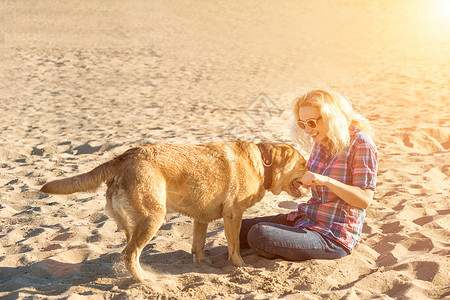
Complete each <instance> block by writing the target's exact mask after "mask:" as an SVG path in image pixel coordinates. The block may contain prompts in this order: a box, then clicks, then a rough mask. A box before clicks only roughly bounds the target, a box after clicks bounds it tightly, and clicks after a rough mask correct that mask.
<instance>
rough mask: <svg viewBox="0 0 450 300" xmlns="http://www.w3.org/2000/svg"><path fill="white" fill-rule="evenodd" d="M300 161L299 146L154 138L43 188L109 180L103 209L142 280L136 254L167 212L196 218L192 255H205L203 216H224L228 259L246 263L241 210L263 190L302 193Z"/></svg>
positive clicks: (70, 189) (83, 187) (61, 189)
mask: <svg viewBox="0 0 450 300" xmlns="http://www.w3.org/2000/svg"><path fill="white" fill-rule="evenodd" d="M305 165H306V161H305V159H304V158H303V157H302V155H301V154H300V153H299V152H298V151H297V150H295V149H294V148H293V147H291V146H289V145H286V144H281V143H260V144H254V143H249V142H242V141H231V142H212V143H205V144H200V145H178V144H151V145H145V146H141V147H135V148H131V149H129V150H128V151H126V152H125V153H123V154H122V155H120V156H118V157H116V158H114V159H112V160H111V161H108V162H106V163H104V164H102V165H100V166H98V167H96V168H95V169H93V170H92V171H90V172H88V173H85V174H81V175H78V176H74V177H70V178H67V179H62V180H55V181H51V182H48V183H46V184H45V185H44V186H43V187H42V188H41V192H42V193H47V194H71V193H75V192H88V191H92V190H94V189H95V188H97V187H98V186H100V185H101V183H103V182H106V184H107V186H108V189H107V191H106V209H107V210H108V212H109V213H110V214H111V216H112V217H113V218H114V219H115V221H116V222H117V224H118V226H119V227H120V228H121V229H122V230H123V231H124V232H125V234H126V238H127V245H126V247H125V249H124V250H123V251H122V257H123V259H124V261H125V265H126V267H127V269H128V270H129V272H130V273H131V274H132V275H133V277H134V278H135V279H137V280H139V281H141V282H142V281H144V280H145V276H144V272H143V270H142V268H141V266H140V264H139V256H140V254H141V252H142V249H143V248H144V246H145V245H146V244H147V243H148V242H149V241H150V239H151V238H152V237H153V236H154V235H155V233H156V232H157V230H158V229H159V228H160V226H161V225H162V223H163V221H164V218H165V215H166V212H167V211H169V212H170V211H173V212H178V213H181V214H184V215H186V216H189V217H191V218H193V219H194V233H193V241H192V254H193V256H194V261H195V262H200V261H203V260H204V255H203V247H204V244H205V237H206V230H207V226H208V223H209V222H211V221H213V220H215V219H219V218H223V219H224V227H225V236H226V239H227V243H228V255H229V260H231V262H232V263H233V264H234V265H236V266H243V265H244V262H243V260H242V258H241V256H240V253H239V231H240V226H241V220H242V215H243V213H244V211H245V209H247V208H249V207H250V206H252V205H254V204H255V203H256V202H258V201H260V200H261V199H262V198H263V197H264V194H265V191H266V190H269V191H271V192H272V193H273V194H275V195H278V194H280V193H281V191H285V192H287V193H289V194H290V195H291V196H293V197H299V196H301V195H302V194H301V192H300V191H299V190H298V189H297V188H295V186H296V185H295V183H294V182H295V181H296V180H298V179H299V178H301V177H302V176H303V174H304V173H305V172H306V170H307V169H306V167H305Z"/></svg>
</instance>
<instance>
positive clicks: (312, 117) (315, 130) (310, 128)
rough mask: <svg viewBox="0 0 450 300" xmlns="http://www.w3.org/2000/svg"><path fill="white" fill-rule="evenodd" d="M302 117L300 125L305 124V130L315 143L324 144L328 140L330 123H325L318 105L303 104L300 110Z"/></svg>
mask: <svg viewBox="0 0 450 300" xmlns="http://www.w3.org/2000/svg"><path fill="white" fill-rule="evenodd" d="M298 114H299V116H300V119H299V121H301V122H299V123H301V124H300V125H302V126H304V128H305V129H304V130H305V132H306V133H307V134H309V135H310V136H311V137H312V139H313V141H314V143H316V144H317V143H320V144H324V145H325V143H326V142H327V141H328V137H327V133H328V129H329V128H328V124H325V122H324V121H323V118H322V116H321V115H320V111H319V109H318V108H317V107H313V106H303V107H300V109H299V112H298Z"/></svg>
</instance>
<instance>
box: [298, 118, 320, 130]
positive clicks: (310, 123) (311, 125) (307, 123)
mask: <svg viewBox="0 0 450 300" xmlns="http://www.w3.org/2000/svg"><path fill="white" fill-rule="evenodd" d="M320 119H322V117H318V118H317V119H308V120H306V121H302V120H298V121H297V125H298V127H300V128H301V129H303V130H305V128H306V126H308V127H309V128H311V129H314V128H317V121H319V120H320Z"/></svg>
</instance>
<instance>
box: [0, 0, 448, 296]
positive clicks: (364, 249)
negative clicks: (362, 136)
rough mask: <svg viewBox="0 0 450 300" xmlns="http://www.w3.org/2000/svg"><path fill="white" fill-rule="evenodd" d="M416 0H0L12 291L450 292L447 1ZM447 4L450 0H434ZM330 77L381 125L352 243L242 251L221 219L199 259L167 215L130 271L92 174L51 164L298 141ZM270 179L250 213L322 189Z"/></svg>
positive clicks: (2, 156) (175, 218)
mask: <svg viewBox="0 0 450 300" xmlns="http://www.w3.org/2000/svg"><path fill="white" fill-rule="evenodd" d="M439 3H443V1H439V0H430V1H425V0H423V1H422V0H415V1H390V0H389V1H388V0H381V1H357V0H345V1H344V0H339V1H331V0H329V1H325V0H318V1H235V0H231V1H187V0H186V1H185V0H180V1H156V0H151V1H143V0H142V1H106V0H92V1H87V0H86V1H85V0H81V1H59V0H58V1H56V0H36V1H12V0H4V1H1V4H0V9H1V14H0V15H1V19H0V28H1V34H2V39H0V45H1V48H0V51H1V52H0V57H1V65H0V70H1V73H0V76H1V81H0V82H1V84H0V101H1V102H0V132H1V139H0V167H1V169H0V170H1V171H0V297H4V298H5V299H16V298H19V299H278V298H280V299H374V298H376V299H397V298H398V299H442V298H446V297H449V296H450V279H449V278H450V273H449V272H450V239H449V237H450V217H449V214H450V197H449V195H450V184H449V183H450V179H449V176H450V150H449V149H450V109H449V107H450V84H449V83H450V69H449V66H450V21H449V20H450V15H449V17H448V18H446V15H445V14H444V13H445V11H444V10H442V9H439V7H437V6H436V5H438V4H439ZM435 4H436V5H435ZM442 5H443V4H442ZM311 88H329V89H332V90H335V91H338V92H340V93H342V94H344V95H346V96H348V97H349V98H351V99H352V101H353V104H354V107H355V108H356V110H357V111H359V112H361V113H363V114H364V115H366V116H367V117H368V118H369V119H370V120H371V121H372V124H373V126H374V129H375V131H376V136H375V142H376V144H377V146H378V149H379V157H380V166H379V173H378V187H377V191H376V193H375V200H374V202H373V204H372V205H371V207H370V208H369V209H368V210H367V217H366V221H365V226H364V231H363V234H362V238H361V241H360V243H359V244H358V246H357V247H356V249H355V250H354V253H353V254H352V255H350V256H347V257H344V258H342V259H338V260H331V261H327V260H311V261H306V262H289V261H284V260H281V259H276V260H267V259H264V258H262V257H260V256H258V255H256V254H255V253H254V252H253V251H251V250H247V251H243V252H242V256H243V259H244V261H245V262H246V263H247V264H249V265H250V266H248V267H241V268H237V267H234V266H233V265H231V263H229V262H228V260H227V257H228V255H227V248H226V239H225V235H224V231H223V222H222V220H217V221H215V222H213V223H211V224H210V225H209V229H208V235H207V240H206V246H205V249H206V257H207V258H208V259H209V260H210V263H209V264H200V265H198V264H193V263H192V256H191V254H190V250H191V240H192V227H193V223H192V220H191V219H189V218H188V217H185V216H182V215H178V214H170V215H168V216H167V223H166V224H165V225H163V226H162V227H161V229H160V230H159V232H158V233H157V235H156V236H155V237H154V239H153V240H151V241H150V242H149V244H148V246H147V247H146V248H145V249H144V252H143V254H142V256H141V262H142V264H143V265H144V267H145V268H146V269H147V270H149V271H150V272H152V274H153V279H151V280H150V281H149V282H148V283H147V284H140V283H136V282H135V281H133V280H132V279H131V277H130V275H129V273H128V272H127V271H126V269H125V266H124V264H123V261H122V259H121V255H120V252H121V251H122V249H123V247H124V246H125V235H124V234H123V233H122V232H120V231H119V230H118V228H117V225H116V224H115V222H114V221H113V220H112V219H111V218H110V217H108V216H107V214H106V211H105V210H104V205H105V197H104V194H105V190H106V189H105V186H103V187H102V188H100V189H99V190H97V191H96V192H94V193H82V194H73V195H68V196H48V195H43V194H40V193H39V192H38V190H39V188H40V187H41V186H42V184H43V183H45V182H46V181H48V180H51V179H57V178H64V177H67V176H71V175H75V174H79V173H81V172H86V171H89V170H90V169H92V168H94V167H95V166H97V165H99V164H100V163H103V162H105V161H107V160H109V159H111V158H113V157H114V156H115V155H118V154H121V153H122V152H123V151H125V150H127V149H128V148H130V147H131V146H136V145H143V144H147V143H157V142H167V143H188V144H197V143H202V142H209V141H219V140H230V139H241V140H246V141H252V142H259V141H277V142H286V143H291V140H290V137H289V122H290V118H291V112H290V109H291V104H292V100H293V98H294V97H295V96H296V95H298V94H299V93H301V92H302V90H303V89H311ZM307 199H308V198H307V197H303V198H300V199H293V198H291V197H290V196H288V195H287V194H282V195H280V196H274V195H272V194H270V193H267V195H266V197H265V198H264V199H263V200H262V201H261V202H259V203H257V204H256V205H255V206H253V207H252V208H250V209H249V210H248V211H246V216H262V215H269V214H275V213H279V212H283V213H286V212H289V211H291V210H293V209H295V208H296V206H297V205H298V204H299V203H301V202H303V201H307Z"/></svg>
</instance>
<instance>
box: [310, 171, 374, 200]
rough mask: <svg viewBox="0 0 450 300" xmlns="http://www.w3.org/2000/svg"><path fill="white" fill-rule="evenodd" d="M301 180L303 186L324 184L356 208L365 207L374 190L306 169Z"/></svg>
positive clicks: (371, 198)
mask: <svg viewBox="0 0 450 300" xmlns="http://www.w3.org/2000/svg"><path fill="white" fill-rule="evenodd" d="M301 181H302V183H303V185H305V186H311V185H324V186H326V187H327V188H329V189H330V190H331V191H332V192H333V193H335V194H336V195H337V196H338V197H339V198H341V199H342V200H344V201H345V202H347V203H348V204H350V205H353V206H356V207H358V208H362V209H367V208H368V207H369V205H370V203H371V202H372V200H373V195H374V191H373V190H371V189H364V188H361V187H359V186H352V185H348V184H345V183H342V182H340V181H337V180H336V179H333V178H330V177H327V176H324V175H320V174H316V173H313V172H311V171H307V172H306V173H305V174H304V175H303V177H302V180H301Z"/></svg>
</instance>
